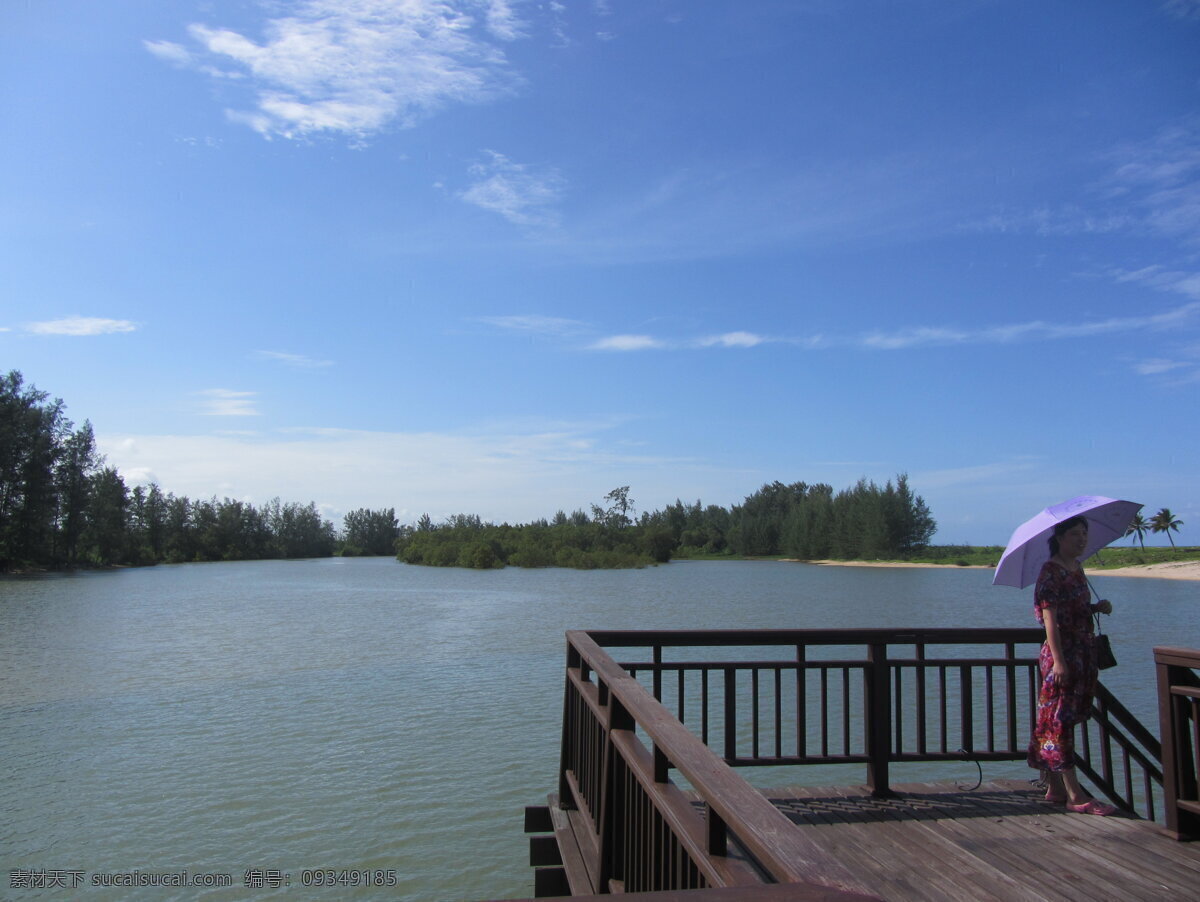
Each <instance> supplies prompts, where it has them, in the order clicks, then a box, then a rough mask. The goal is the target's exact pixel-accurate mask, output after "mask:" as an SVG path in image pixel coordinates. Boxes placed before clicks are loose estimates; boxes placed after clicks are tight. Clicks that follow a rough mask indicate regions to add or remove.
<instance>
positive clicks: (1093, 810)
mask: <svg viewBox="0 0 1200 902" xmlns="http://www.w3.org/2000/svg"><path fill="white" fill-rule="evenodd" d="M1067 811H1074V812H1075V813H1076V814H1095V815H1097V816H1099V817H1108V816H1109V815H1110V814H1116V812H1117V809H1116V808H1114V807H1113V806H1112V805H1108V804H1106V803H1104V802H1099V801H1097V800H1096V799H1088V800H1087V801H1086V802H1080V803H1079V804H1078V805H1072V804H1071V803H1070V802H1067Z"/></svg>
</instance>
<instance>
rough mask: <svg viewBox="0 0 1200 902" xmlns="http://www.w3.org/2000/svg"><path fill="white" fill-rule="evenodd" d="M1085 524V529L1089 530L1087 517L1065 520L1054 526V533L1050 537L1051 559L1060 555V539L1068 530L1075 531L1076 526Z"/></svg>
mask: <svg viewBox="0 0 1200 902" xmlns="http://www.w3.org/2000/svg"><path fill="white" fill-rule="evenodd" d="M1081 523H1082V524H1083V528H1084V529H1087V525H1088V521H1087V517H1071V518H1070V519H1069V520H1063V521H1062V522H1061V523H1056V524H1055V525H1054V532H1053V533H1052V534H1051V536H1050V557H1054V556H1055V555H1056V554H1058V537H1059V536H1061V535H1062V534H1063V533H1064V532H1066V531H1067V530H1068V529H1074V528H1075V527H1076V526H1079V525H1080V524H1081Z"/></svg>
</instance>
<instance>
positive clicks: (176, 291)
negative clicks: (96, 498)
mask: <svg viewBox="0 0 1200 902" xmlns="http://www.w3.org/2000/svg"><path fill="white" fill-rule="evenodd" d="M0 272H2V273H3V278H2V279H0V366H3V367H4V369H6V370H7V369H18V370H20V371H21V372H22V373H23V374H24V376H25V378H26V380H27V382H32V383H35V384H36V385H37V386H38V387H39V388H41V389H44V390H46V391H49V392H50V393H51V394H52V395H55V396H59V397H62V398H63V399H64V400H65V401H66V403H67V405H68V409H67V413H68V415H69V416H71V417H72V418H74V419H75V420H76V421H77V422H81V421H82V420H84V419H85V418H86V419H90V420H91V421H92V423H93V425H94V426H95V429H96V432H97V436H98V440H99V444H100V446H101V449H102V450H103V451H104V453H105V454H106V455H107V458H108V460H109V462H110V463H112V464H114V465H116V466H117V467H118V468H119V469H120V470H121V472H122V473H123V474H124V475H125V478H126V480H127V482H129V483H130V484H133V483H137V482H144V481H147V480H150V479H154V480H156V481H157V482H158V483H159V484H160V485H161V486H162V487H163V489H164V490H169V491H174V492H176V493H177V494H187V495H189V496H191V497H209V496H211V495H216V496H218V497H222V496H229V497H233V498H243V499H248V500H251V501H254V502H256V503H257V502H262V501H266V500H268V499H269V498H271V497H273V496H276V495H278V496H280V497H282V498H283V499H284V500H295V501H301V502H307V501H315V502H317V503H318V504H319V505H320V506H321V507H322V509H323V510H324V511H325V513H326V514H327V515H328V516H329V517H330V518H331V519H334V520H335V521H336V522H340V517H341V515H342V514H343V513H345V512H346V511H348V510H351V509H353V508H356V507H364V506H365V507H372V508H379V507H395V508H396V510H397V513H398V515H399V516H400V518H401V520H403V521H405V522H411V521H413V520H415V519H416V518H417V517H418V516H419V515H420V514H421V513H423V512H428V513H430V514H431V515H432V516H434V517H435V518H438V517H442V516H446V515H448V514H451V513H457V512H470V513H478V514H480V515H481V516H483V517H484V518H485V519H492V520H496V521H502V520H509V521H512V522H517V521H526V520H529V519H532V518H535V517H541V516H551V515H553V514H554V512H555V511H556V510H558V509H564V510H567V511H570V510H573V509H575V508H584V509H587V508H588V506H589V505H590V504H591V503H592V502H595V501H599V500H600V499H601V498H602V496H603V495H604V494H605V493H606V492H607V491H609V490H610V489H612V488H613V487H615V486H619V485H630V486H631V487H632V489H631V492H630V494H631V496H632V497H633V499H634V500H635V502H636V507H637V509H638V510H653V509H656V508H660V507H662V506H663V505H665V504H668V503H670V502H672V501H673V500H675V499H676V498H681V499H683V500H685V501H694V500H697V499H699V500H702V501H703V502H704V503H705V504H721V505H730V504H733V503H737V502H739V501H741V499H742V498H744V497H745V496H746V495H747V494H750V493H751V492H753V491H754V490H756V489H757V488H758V487H759V486H760V485H761V484H762V483H764V482H769V481H772V480H776V479H778V480H781V481H784V482H792V481H796V480H804V481H807V482H810V483H811V482H828V483H830V484H832V485H833V486H834V487H835V488H839V489H840V488H843V487H846V486H849V485H851V484H852V483H854V482H855V481H856V480H857V479H859V478H860V477H866V478H868V479H873V480H875V481H877V482H880V483H882V482H883V481H885V480H887V479H888V478H891V477H892V476H894V475H895V474H896V473H898V472H907V473H908V474H909V477H910V481H911V483H912V486H913V488H914V489H915V491H917V492H918V493H919V494H921V495H922V496H923V497H924V498H925V499H926V501H927V502H928V503H929V505H930V507H931V508H932V511H933V513H934V515H935V517H936V518H937V520H938V522H939V527H940V528H939V531H938V534H937V536H936V537H935V541H938V542H942V543H952V542H969V543H976V544H983V543H1003V542H1005V541H1006V540H1007V538H1008V535H1009V533H1010V532H1011V531H1012V529H1013V527H1015V526H1016V524H1017V523H1019V522H1020V521H1022V520H1024V519H1026V518H1027V517H1029V516H1031V515H1033V514H1034V513H1036V512H1037V511H1038V510H1039V509H1041V508H1042V507H1044V506H1046V505H1047V504H1051V503H1054V502H1057V501H1061V500H1063V499H1064V498H1068V497H1071V496H1073V495H1077V494H1085V493H1086V494H1101V495H1110V496H1115V497H1122V498H1130V499H1133V500H1136V501H1140V502H1143V503H1144V504H1145V505H1146V507H1147V513H1153V512H1154V511H1156V510H1157V509H1158V508H1160V507H1163V506H1167V507H1170V508H1171V509H1172V510H1173V511H1174V512H1175V514H1176V515H1177V516H1179V517H1180V518H1182V519H1183V520H1184V521H1185V526H1184V527H1183V530H1182V531H1181V533H1180V534H1179V536H1178V537H1177V540H1178V541H1181V542H1190V543H1193V544H1195V543H1197V542H1200V532H1198V530H1200V468H1198V465H1197V445H1198V440H1200V425H1198V424H1200V417H1198V416H1197V414H1198V412H1200V405H1198V403H1197V401H1198V397H1200V2H1198V0H1166V2H1144V0H1128V2H1118V0H1098V2H1094V3H1087V4H1080V3H1077V2H1055V0H1042V2H999V0H997V2H984V0H911V2H898V0H897V2H885V0H847V2H835V0H811V2H806V0H779V2H771V0H737V2H733V0H729V2H725V0H705V2H698V0H697V2H685V0H605V2H601V0H586V2H585V0H578V2H568V0H562V2H555V0H549V2H532V0H531V2H520V0H491V2H487V0H446V2H434V0H403V2H402V0H304V2H285V0H261V2H255V0H210V2H169V3H157V2H156V3H148V2H144V0H143V2H135V0H110V2H106V3H103V4H97V3H94V2H91V0H55V2H9V3H5V4H3V5H2V6H0ZM1160 541H1162V540H1161V537H1156V538H1155V542H1156V543H1157V542H1160Z"/></svg>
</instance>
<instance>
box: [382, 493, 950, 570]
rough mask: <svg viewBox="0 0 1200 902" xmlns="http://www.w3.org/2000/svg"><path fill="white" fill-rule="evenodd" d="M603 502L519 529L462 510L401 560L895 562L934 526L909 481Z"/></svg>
mask: <svg viewBox="0 0 1200 902" xmlns="http://www.w3.org/2000/svg"><path fill="white" fill-rule="evenodd" d="M604 500H605V501H606V502H609V505H608V506H603V505H592V513H591V515H590V516H589V515H588V514H587V513H584V512H583V511H579V510H577V511H575V512H574V513H573V514H570V515H567V514H565V513H563V512H562V511H559V512H558V513H557V514H555V516H554V519H553V520H550V521H547V520H537V521H535V522H533V523H529V524H525V525H522V526H510V525H509V524H507V523H505V524H502V525H500V526H496V525H495V524H491V523H483V522H481V521H480V519H479V517H477V516H473V515H466V514H459V515H457V516H454V517H451V518H450V519H449V520H447V521H446V522H445V523H444V524H440V525H434V524H433V523H432V522H431V521H430V520H429V518H428V517H424V518H423V519H422V521H421V522H420V523H419V524H418V526H417V527H415V528H413V529H402V530H401V536H400V539H399V541H398V542H397V557H399V558H400V560H402V561H405V562H407V563H410V564H430V565H434V566H444V567H479V568H488V567H503V566H506V565H512V566H519V567H552V566H559V567H584V568H592V567H629V566H643V565H646V564H651V563H662V562H665V561H668V560H670V559H671V558H672V557H696V556H698V555H705V556H709V555H729V556H737V557H742V556H767V557H769V556H788V557H796V558H800V559H803V560H820V559H823V558H838V559H843V560H851V559H860V558H864V559H871V558H896V557H905V556H907V555H910V554H912V553H914V552H916V551H917V550H919V549H920V548H922V547H924V546H925V545H926V544H928V542H929V539H930V538H931V537H932V535H933V533H934V530H935V529H936V528H937V524H936V523H935V521H934V519H933V517H932V515H931V514H930V513H929V508H928V507H927V506H926V504H925V502H924V500H923V499H921V498H920V497H919V496H915V495H913V493H912V490H911V489H910V488H909V485H908V478H907V476H905V475H903V474H901V475H899V476H897V477H896V481H895V483H892V482H891V481H889V482H888V483H887V484H886V485H885V486H884V487H882V488H881V487H880V486H878V485H876V484H875V483H874V482H868V481H866V480H860V481H859V482H858V483H856V484H855V485H854V486H853V487H851V488H849V489H845V490H843V491H841V492H837V493H836V494H835V493H834V491H833V488H832V487H831V486H828V485H825V484H817V485H812V486H810V485H808V484H807V483H803V482H796V483H792V484H790V485H784V484H783V483H781V482H773V483H770V484H768V485H764V486H763V487H762V488H761V489H759V490H758V491H757V492H755V493H754V494H753V495H750V496H748V497H747V498H746V499H745V501H743V502H742V504H740V505H734V506H733V507H732V508H729V509H726V508H723V507H719V506H717V505H708V506H707V507H705V506H703V505H701V503H700V502H699V501H697V502H695V503H694V504H685V503H684V502H682V501H679V500H676V501H675V503H674V504H670V505H667V507H666V508H664V509H663V510H661V511H654V512H652V513H643V514H642V516H641V517H640V518H638V519H637V520H636V521H635V520H634V519H633V518H632V517H631V516H630V512H631V511H632V509H633V501H632V500H631V499H630V498H629V486H621V487H619V488H616V489H614V490H613V491H611V492H609V493H608V495H606V496H605V499H604Z"/></svg>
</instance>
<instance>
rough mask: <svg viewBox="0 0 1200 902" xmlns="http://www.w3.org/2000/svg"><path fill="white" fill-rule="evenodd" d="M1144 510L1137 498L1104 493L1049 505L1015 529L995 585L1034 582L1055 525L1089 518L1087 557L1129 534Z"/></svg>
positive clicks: (1026, 584) (1047, 557)
mask: <svg viewBox="0 0 1200 902" xmlns="http://www.w3.org/2000/svg"><path fill="white" fill-rule="evenodd" d="M1141 509H1142V505H1140V504H1137V503H1136V502H1134V501H1117V500H1116V499H1115V498H1104V497H1102V496H1100V495H1080V496H1079V497H1078V498H1072V499H1071V500H1070V501H1064V502H1063V503H1062V504H1056V505H1054V506H1053V507H1048V508H1046V509H1045V510H1044V511H1042V512H1041V513H1040V514H1038V515H1037V516H1036V517H1033V518H1032V519H1030V520H1026V521H1025V522H1024V523H1022V524H1021V525H1020V526H1018V527H1017V528H1016V529H1015V530H1014V531H1013V534H1012V538H1011V539H1009V540H1008V547H1007V548H1005V549H1004V555H1003V556H1002V557H1001V558H1000V564H999V565H998V566H997V567H996V576H995V577H994V578H993V579H992V585H993V586H1016V587H1017V588H1018V589H1024V588H1025V587H1026V586H1029V585H1032V584H1033V583H1034V582H1035V581H1036V580H1037V578H1038V573H1040V572H1041V570H1042V564H1044V563H1046V561H1048V560H1050V543H1049V539H1050V536H1051V534H1052V533H1053V532H1054V527H1055V525H1056V524H1058V523H1061V522H1062V521H1063V520H1069V519H1071V518H1072V517H1077V516H1084V517H1086V518H1087V521H1088V544H1087V551H1085V552H1084V553H1083V556H1082V557H1081V558H1080V560H1085V559H1086V558H1089V557H1091V556H1092V555H1093V554H1095V553H1096V552H1097V551H1099V550H1100V549H1101V548H1103V547H1104V546H1105V545H1107V544H1109V543H1110V542H1113V541H1116V540H1117V539H1119V538H1121V536H1123V535H1125V530H1126V529H1128V528H1129V524H1130V523H1132V522H1133V517H1134V514H1136V513H1137V512H1138V511H1140V510H1141Z"/></svg>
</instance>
